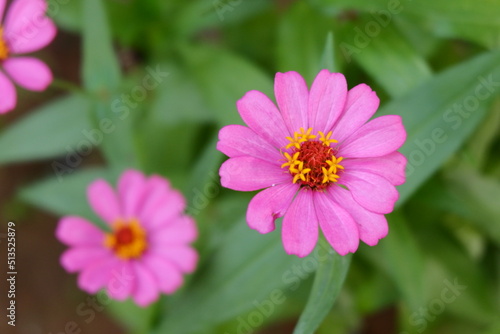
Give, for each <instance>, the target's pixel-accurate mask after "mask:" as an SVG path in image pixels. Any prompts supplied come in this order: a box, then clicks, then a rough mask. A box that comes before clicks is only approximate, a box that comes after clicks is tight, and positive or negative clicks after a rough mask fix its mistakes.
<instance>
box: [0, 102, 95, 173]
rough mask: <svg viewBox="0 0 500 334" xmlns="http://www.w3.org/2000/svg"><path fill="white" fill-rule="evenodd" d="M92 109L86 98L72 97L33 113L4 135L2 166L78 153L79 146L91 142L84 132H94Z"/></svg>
mask: <svg viewBox="0 0 500 334" xmlns="http://www.w3.org/2000/svg"><path fill="white" fill-rule="evenodd" d="M89 108H90V104H89V101H88V100H87V99H86V98H84V97H82V96H78V95H71V96H67V97H64V98H61V99H58V100H55V101H54V102H50V103H48V104H46V105H44V106H42V107H41V108H39V109H37V110H34V111H32V112H30V113H29V114H28V115H27V116H26V117H24V118H22V119H21V120H20V121H18V122H17V123H15V124H13V125H12V126H10V127H9V128H7V129H6V130H4V131H3V132H2V133H1V134H0V163H9V162H20V161H27V160H35V159H44V158H50V157H54V156H58V155H63V154H66V155H67V154H70V153H72V152H74V151H76V150H77V147H76V146H77V144H79V143H81V142H83V141H87V139H86V137H85V136H84V133H83V131H85V130H88V129H90V128H91V125H90V122H89V120H88V109H89ZM87 142H88V141H87ZM68 148H69V150H68Z"/></svg>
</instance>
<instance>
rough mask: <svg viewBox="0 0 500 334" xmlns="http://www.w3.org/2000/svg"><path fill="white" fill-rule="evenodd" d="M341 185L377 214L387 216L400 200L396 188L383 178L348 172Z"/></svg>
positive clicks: (364, 173) (358, 172)
mask: <svg viewBox="0 0 500 334" xmlns="http://www.w3.org/2000/svg"><path fill="white" fill-rule="evenodd" d="M339 183H341V184H343V185H345V186H347V188H349V190H350V191H351V195H352V197H353V198H354V200H355V201H356V202H358V204H360V205H361V206H363V207H364V208H365V209H367V210H370V211H372V212H375V213H381V214H386V213H390V212H392V210H394V204H395V203H396V201H397V200H398V198H399V193H398V191H397V190H396V188H395V187H394V186H393V185H392V184H391V183H390V182H389V181H387V180H386V179H385V178H383V177H382V176H379V175H376V174H372V173H368V172H364V171H358V170H349V171H346V172H345V173H344V174H343V175H342V176H341V177H340V179H339Z"/></svg>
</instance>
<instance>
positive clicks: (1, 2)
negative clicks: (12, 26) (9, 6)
mask: <svg viewBox="0 0 500 334" xmlns="http://www.w3.org/2000/svg"><path fill="white" fill-rule="evenodd" d="M6 1H7V0H0V23H1V22H2V18H3V12H4V10H5V2H6Z"/></svg>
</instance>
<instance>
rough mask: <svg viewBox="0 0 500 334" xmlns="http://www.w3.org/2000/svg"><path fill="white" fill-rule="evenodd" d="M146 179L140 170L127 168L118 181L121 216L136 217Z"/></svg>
mask: <svg viewBox="0 0 500 334" xmlns="http://www.w3.org/2000/svg"><path fill="white" fill-rule="evenodd" d="M145 183H146V179H145V177H144V175H143V174H142V173H141V172H138V171H136V170H127V171H125V172H124V173H123V174H122V175H121V176H120V180H119V181H118V197H119V199H120V206H121V208H122V213H123V218H125V219H127V218H138V211H139V209H140V205H141V204H142V200H143V196H144V194H143V193H144V185H145Z"/></svg>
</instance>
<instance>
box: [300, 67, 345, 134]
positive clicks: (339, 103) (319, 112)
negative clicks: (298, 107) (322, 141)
mask: <svg viewBox="0 0 500 334" xmlns="http://www.w3.org/2000/svg"><path fill="white" fill-rule="evenodd" d="M346 97H347V82H346V80H345V77H344V75H343V74H341V73H330V71H328V70H321V71H320V72H319V74H318V75H317V76H316V78H315V79H314V82H313V84H312V86H311V93H310V96H309V106H308V109H309V127H313V128H314V130H315V131H323V132H324V133H325V134H327V133H328V131H330V130H331V129H332V127H333V124H335V121H336V120H337V118H338V117H339V116H340V114H341V113H342V111H343V110H344V105H345V101H346ZM335 139H337V138H335Z"/></svg>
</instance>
